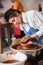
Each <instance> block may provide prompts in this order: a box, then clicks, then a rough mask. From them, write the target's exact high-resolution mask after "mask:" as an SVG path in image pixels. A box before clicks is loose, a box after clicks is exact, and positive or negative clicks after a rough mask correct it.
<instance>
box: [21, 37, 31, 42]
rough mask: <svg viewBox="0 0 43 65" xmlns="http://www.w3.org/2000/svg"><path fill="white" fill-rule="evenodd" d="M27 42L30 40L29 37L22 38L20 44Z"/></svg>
mask: <svg viewBox="0 0 43 65" xmlns="http://www.w3.org/2000/svg"><path fill="white" fill-rule="evenodd" d="M28 40H31V37H30V36H24V37H23V38H22V39H21V41H20V42H21V43H25V42H27V41H28Z"/></svg>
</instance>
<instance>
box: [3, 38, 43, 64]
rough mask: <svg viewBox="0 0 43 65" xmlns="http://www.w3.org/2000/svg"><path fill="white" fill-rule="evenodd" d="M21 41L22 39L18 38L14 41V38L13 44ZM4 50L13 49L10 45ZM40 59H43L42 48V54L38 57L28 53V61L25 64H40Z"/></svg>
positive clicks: (42, 52) (42, 51)
mask: <svg viewBox="0 0 43 65" xmlns="http://www.w3.org/2000/svg"><path fill="white" fill-rule="evenodd" d="M19 41H20V39H19V40H16V41H14V39H13V42H12V44H15V43H16V42H19ZM3 51H4V52H6V51H12V50H11V49H10V46H9V47H7V48H5V49H4V50H3ZM40 60H43V49H42V50H41V53H40V55H38V56H36V57H33V56H32V55H27V61H26V64H25V65H38V62H39V61H40Z"/></svg>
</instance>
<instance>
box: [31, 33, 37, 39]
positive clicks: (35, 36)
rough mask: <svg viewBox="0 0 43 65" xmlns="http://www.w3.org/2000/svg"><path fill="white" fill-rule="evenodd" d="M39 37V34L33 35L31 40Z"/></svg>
mask: <svg viewBox="0 0 43 65" xmlns="http://www.w3.org/2000/svg"><path fill="white" fill-rule="evenodd" d="M37 37H38V35H37V34H33V35H31V36H30V38H31V39H34V38H37Z"/></svg>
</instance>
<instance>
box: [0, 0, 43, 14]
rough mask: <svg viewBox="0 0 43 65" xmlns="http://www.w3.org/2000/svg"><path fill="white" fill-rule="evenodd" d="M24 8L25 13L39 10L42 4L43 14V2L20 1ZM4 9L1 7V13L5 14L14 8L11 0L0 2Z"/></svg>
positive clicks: (39, 0)
mask: <svg viewBox="0 0 43 65" xmlns="http://www.w3.org/2000/svg"><path fill="white" fill-rule="evenodd" d="M20 1H21V3H22V4H23V6H24V11H28V10H33V9H34V10H38V6H39V4H41V7H42V12H43V0H20ZM0 2H1V4H0V5H2V7H0V13H4V12H5V11H6V10H7V9H9V8H10V7H11V6H12V2H11V1H10V0H0Z"/></svg>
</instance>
